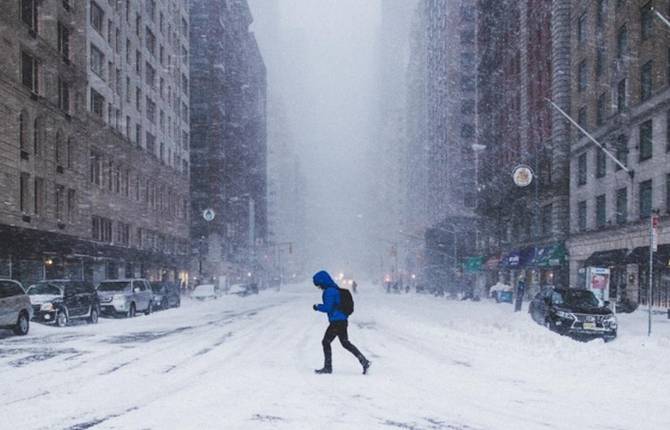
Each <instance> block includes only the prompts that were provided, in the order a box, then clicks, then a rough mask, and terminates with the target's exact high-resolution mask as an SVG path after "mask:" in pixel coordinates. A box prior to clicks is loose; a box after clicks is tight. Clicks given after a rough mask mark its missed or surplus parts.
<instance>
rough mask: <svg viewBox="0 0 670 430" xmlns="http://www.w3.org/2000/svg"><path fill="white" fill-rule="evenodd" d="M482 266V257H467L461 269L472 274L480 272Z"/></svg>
mask: <svg viewBox="0 0 670 430" xmlns="http://www.w3.org/2000/svg"><path fill="white" fill-rule="evenodd" d="M483 264H484V257H482V256H477V257H468V258H466V259H465V263H464V264H463V267H464V269H465V271H466V272H469V273H474V272H479V271H480V270H482V265H483Z"/></svg>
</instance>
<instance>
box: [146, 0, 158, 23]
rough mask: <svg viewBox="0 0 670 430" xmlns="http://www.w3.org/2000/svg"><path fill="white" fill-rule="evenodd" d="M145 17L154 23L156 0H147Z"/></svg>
mask: <svg viewBox="0 0 670 430" xmlns="http://www.w3.org/2000/svg"><path fill="white" fill-rule="evenodd" d="M146 8H147V15H148V16H149V18H151V20H152V21H154V22H155V21H156V0H147V2H146Z"/></svg>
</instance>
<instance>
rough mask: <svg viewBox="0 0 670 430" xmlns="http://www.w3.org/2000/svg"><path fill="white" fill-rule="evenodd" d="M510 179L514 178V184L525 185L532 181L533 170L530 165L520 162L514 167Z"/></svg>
mask: <svg viewBox="0 0 670 430" xmlns="http://www.w3.org/2000/svg"><path fill="white" fill-rule="evenodd" d="M512 179H514V183H515V184H516V186H518V187H527V186H528V185H530V183H531V182H533V170H532V169H531V168H530V167H528V166H526V165H524V164H521V165H519V166H517V167H515V168H514V172H513V173H512Z"/></svg>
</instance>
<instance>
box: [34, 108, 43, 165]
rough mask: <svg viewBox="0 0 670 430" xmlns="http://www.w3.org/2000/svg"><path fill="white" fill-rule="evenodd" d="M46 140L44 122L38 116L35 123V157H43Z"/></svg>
mask: <svg viewBox="0 0 670 430" xmlns="http://www.w3.org/2000/svg"><path fill="white" fill-rule="evenodd" d="M45 140H46V130H45V128H44V120H43V119H42V117H39V116H38V117H37V118H35V122H34V123H33V151H34V153H35V156H37V157H39V156H41V155H42V149H43V146H44V142H45Z"/></svg>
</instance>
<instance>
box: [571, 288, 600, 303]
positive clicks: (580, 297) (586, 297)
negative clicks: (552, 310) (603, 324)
mask: <svg viewBox="0 0 670 430" xmlns="http://www.w3.org/2000/svg"><path fill="white" fill-rule="evenodd" d="M561 296H562V297H563V301H564V303H565V304H567V305H570V306H579V307H597V306H600V302H599V301H598V299H597V298H596V296H594V295H593V293H592V292H591V291H586V290H574V291H566V292H564V293H563V294H562V295H561Z"/></svg>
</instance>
